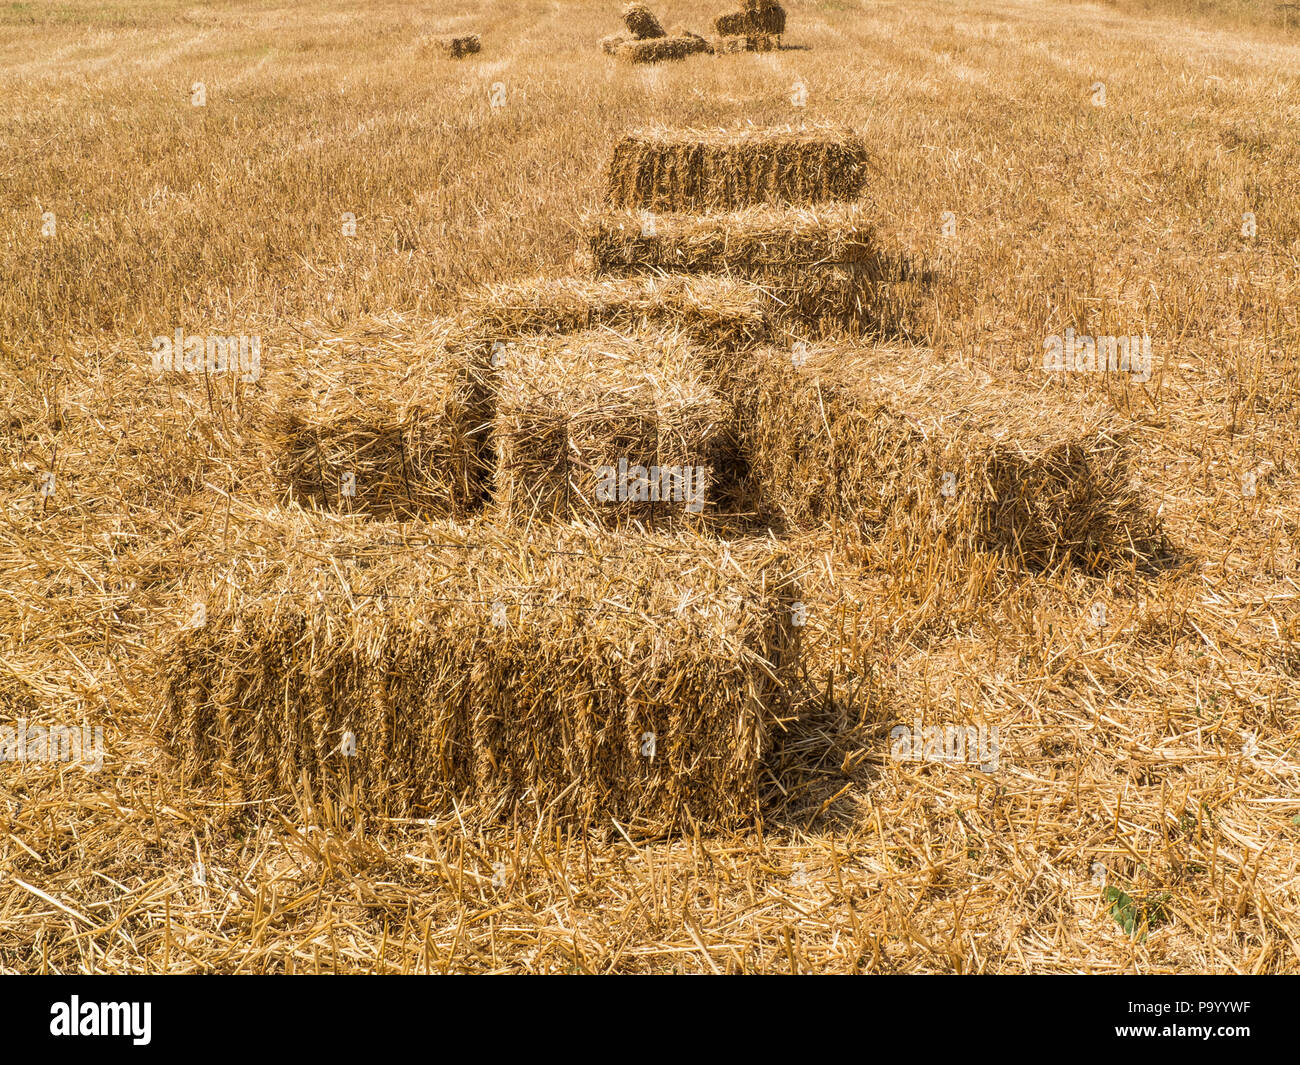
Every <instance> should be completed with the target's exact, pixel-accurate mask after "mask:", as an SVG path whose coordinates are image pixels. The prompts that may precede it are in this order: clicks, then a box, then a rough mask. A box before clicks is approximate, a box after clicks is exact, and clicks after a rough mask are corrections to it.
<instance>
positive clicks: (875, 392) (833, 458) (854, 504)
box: [720, 346, 1154, 568]
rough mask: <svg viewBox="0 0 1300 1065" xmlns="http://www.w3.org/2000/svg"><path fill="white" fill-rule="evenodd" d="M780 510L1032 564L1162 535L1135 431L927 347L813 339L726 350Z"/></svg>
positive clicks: (1133, 550) (740, 425)
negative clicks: (1140, 477) (869, 346)
mask: <svg viewBox="0 0 1300 1065" xmlns="http://www.w3.org/2000/svg"><path fill="white" fill-rule="evenodd" d="M720 373H721V377H722V380H723V389H724V391H726V392H727V393H728V394H729V395H730V396H731V397H732V401H733V403H734V404H735V424H736V426H737V432H738V433H739V435H740V447H741V451H742V453H743V454H744V456H745V458H746V459H747V460H748V463H749V469H750V472H751V475H752V476H753V477H754V479H755V481H756V491H757V494H758V497H759V498H760V499H761V500H762V505H763V506H764V508H765V510H766V511H767V513H768V515H769V516H770V517H771V518H772V519H773V520H774V521H776V522H778V523H780V524H783V525H784V526H785V527H787V528H790V529H813V528H817V527H820V526H825V525H827V524H829V525H832V526H835V525H840V526H848V527H849V528H851V529H854V530H856V531H858V532H860V533H861V534H862V535H864V536H866V537H870V538H875V539H878V540H882V541H884V542H886V543H889V544H893V545H894V546H895V547H896V549H897V550H898V551H899V552H906V551H909V550H911V549H914V548H917V547H919V546H931V545H935V544H941V545H946V546H948V547H949V548H951V549H953V550H954V551H956V552H957V553H958V554H961V553H963V552H965V551H967V550H982V551H993V552H999V553H1003V554H1006V555H1009V556H1012V557H1014V558H1016V559H1018V560H1020V561H1022V562H1023V563H1024V564H1025V565H1027V566H1030V567H1032V568H1046V567H1051V566H1054V565H1056V564H1058V563H1062V562H1066V561H1075V562H1079V563H1082V564H1083V565H1085V566H1087V567H1100V566H1102V565H1105V564H1109V563H1111V562H1114V561H1118V560H1120V559H1124V558H1132V557H1134V555H1135V554H1138V553H1141V552H1142V551H1143V549H1144V546H1145V545H1149V544H1150V543H1151V540H1152V538H1153V535H1154V529H1153V527H1152V526H1151V524H1150V521H1149V519H1148V517H1147V512H1146V510H1145V509H1144V507H1143V505H1142V502H1141V500H1140V498H1139V497H1138V494H1137V493H1136V491H1135V489H1134V487H1133V484H1132V479H1131V466H1130V462H1131V456H1130V447H1129V443H1128V436H1127V430H1126V428H1125V427H1124V426H1123V425H1122V424H1121V423H1120V422H1119V421H1118V420H1117V419H1116V417H1115V416H1114V415H1113V414H1112V413H1110V412H1109V410H1108V409H1107V408H1105V407H1104V406H1101V405H1091V404H1078V403H1072V404H1062V403H1058V402H1054V401H1053V400H1051V399H1050V398H1048V397H1047V396H1045V395H1043V394H1041V393H1037V392H1026V391H1025V390H1023V389H1020V388H1016V387H1013V386H1010V385H1008V384H1006V383H1004V382H1001V381H997V380H993V379H990V378H988V377H987V376H986V375H983V374H980V373H976V372H974V371H972V370H969V369H965V368H962V367H960V366H958V365H956V364H952V363H943V362H940V361H938V360H937V359H935V357H934V356H933V355H932V354H931V353H930V352H928V351H925V350H924V349H915V350H912V351H886V350H880V349H873V350H869V351H863V350H860V349H854V348H849V347H843V346H812V347H805V348H797V349H796V351H795V352H793V353H792V352H790V351H779V350H776V349H761V350H759V351H758V352H751V353H748V354H747V355H745V356H743V357H740V356H732V357H729V358H724V359H723V360H721V366H720Z"/></svg>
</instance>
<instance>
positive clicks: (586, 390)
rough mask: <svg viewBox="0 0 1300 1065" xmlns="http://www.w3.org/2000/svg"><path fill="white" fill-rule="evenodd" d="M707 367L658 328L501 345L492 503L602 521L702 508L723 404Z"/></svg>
mask: <svg viewBox="0 0 1300 1065" xmlns="http://www.w3.org/2000/svg"><path fill="white" fill-rule="evenodd" d="M707 377H708V368H707V366H706V365H705V364H704V362H703V360H702V359H701V358H700V357H699V355H698V354H697V352H696V350H695V349H694V348H692V347H691V346H689V345H688V344H687V343H686V342H685V341H684V340H682V339H681V338H679V337H675V336H671V335H668V334H644V335H639V336H633V337H627V338H625V337H621V336H618V335H617V334H612V333H605V332H599V333H585V334H579V335H577V336H573V337H563V338H558V339H539V340H529V341H523V342H521V343H519V344H517V345H514V346H512V347H511V348H510V349H509V352H508V354H507V356H506V357H505V359H504V360H503V362H502V364H501V366H500V367H499V368H498V369H497V371H496V384H497V394H496V422H495V438H496V449H497V470H496V497H495V501H496V506H497V508H498V509H499V512H500V513H501V514H502V515H503V516H504V517H506V518H508V519H511V520H515V521H523V520H528V521H531V520H533V519H535V518H540V519H543V520H545V519H549V518H554V517H561V518H568V517H582V518H585V519H588V520H594V521H598V522H602V523H605V524H610V525H625V524H628V523H630V522H634V521H642V522H647V523H648V522H654V523H655V524H672V523H678V522H686V521H691V520H692V519H693V518H695V517H697V516H699V515H701V514H703V513H704V512H705V510H706V508H707V509H708V511H709V513H713V511H714V509H715V508H714V505H713V504H714V481H715V479H716V475H715V469H714V468H715V465H716V463H717V461H718V458H719V455H720V449H721V445H722V440H723V434H724V432H725V431H726V426H725V414H726V407H725V405H724V404H723V402H722V400H721V398H720V397H719V396H718V395H717V393H716V392H714V390H713V388H712V387H711V386H710V384H709V381H708V379H707Z"/></svg>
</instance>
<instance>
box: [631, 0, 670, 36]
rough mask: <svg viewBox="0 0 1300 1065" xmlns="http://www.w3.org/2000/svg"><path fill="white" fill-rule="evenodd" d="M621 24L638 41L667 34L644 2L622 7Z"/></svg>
mask: <svg viewBox="0 0 1300 1065" xmlns="http://www.w3.org/2000/svg"><path fill="white" fill-rule="evenodd" d="M623 25H625V26H626V27H627V31H628V33H630V34H631V35H632V37H633V38H634V39H635V40H638V41H650V40H655V39H656V38H660V37H667V36H668V34H667V33H666V32H665V31H664V28H663V26H662V25H661V24H660V22H659V20H658V19H657V18H655V15H654V12H653V11H651V10H650V9H649V8H648V7H646V6H645V4H628V5H627V6H626V7H625V8H623Z"/></svg>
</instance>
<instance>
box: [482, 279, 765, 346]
mask: <svg viewBox="0 0 1300 1065" xmlns="http://www.w3.org/2000/svg"><path fill="white" fill-rule="evenodd" d="M461 307H462V310H463V312H464V319H465V325H464V329H465V331H466V333H467V335H470V336H472V337H473V338H474V339H475V340H476V341H477V342H478V343H479V344H480V345H484V346H486V347H488V348H490V347H491V345H492V344H493V343H494V342H497V341H502V342H504V341H508V340H514V339H516V338H517V337H520V336H526V335H528V334H554V333H577V332H582V331H584V330H588V329H595V328H598V327H609V328H613V329H617V330H619V331H620V332H623V333H628V332H636V331H638V330H641V329H644V328H646V327H649V326H672V327H674V328H677V329H680V330H681V332H682V333H683V335H685V336H686V337H688V338H690V339H692V340H695V341H699V342H707V343H710V344H712V345H715V346H717V347H721V348H726V349H733V348H740V347H745V346H747V345H751V344H755V343H758V342H760V341H761V340H763V339H764V338H766V337H767V336H768V334H769V328H768V323H767V318H766V314H765V308H766V300H765V299H764V297H763V294H762V293H761V292H759V291H758V290H757V289H755V288H754V286H752V285H749V284H746V283H745V282H743V281H736V280H732V279H729V278H722V277H711V276H707V275H706V276H700V277H691V276H684V275H680V274H676V275H669V276H665V277H627V278H621V277H620V278H603V279H600V280H592V279H589V278H558V279H552V278H530V279H527V280H524V281H516V282H512V283H509V284H501V285H487V286H484V287H482V288H479V289H475V290H473V291H471V292H469V293H468V294H466V295H465V296H463V297H462V300H461Z"/></svg>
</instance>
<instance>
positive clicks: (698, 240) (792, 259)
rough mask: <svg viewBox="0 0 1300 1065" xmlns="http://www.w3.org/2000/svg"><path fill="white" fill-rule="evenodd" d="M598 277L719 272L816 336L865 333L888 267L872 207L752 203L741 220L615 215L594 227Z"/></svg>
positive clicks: (778, 316) (591, 230)
mask: <svg viewBox="0 0 1300 1065" xmlns="http://www.w3.org/2000/svg"><path fill="white" fill-rule="evenodd" d="M589 239H590V248H591V254H592V261H593V263H594V265H595V268H596V271H597V273H600V274H608V275H615V276H626V275H630V274H638V273H644V272H655V273H663V272H680V273H700V272H707V273H715V274H723V275H727V276H732V277H739V278H743V279H745V280H747V281H751V282H753V283H754V284H755V285H757V286H758V287H759V288H761V289H762V290H763V292H764V293H765V296H766V298H767V299H768V301H769V304H770V307H771V313H772V317H773V318H774V319H775V320H777V321H780V322H783V323H787V324H789V325H790V326H791V327H794V328H797V329H798V330H799V331H802V332H807V333H810V334H812V335H825V334H834V333H837V332H850V333H856V332H860V331H861V330H862V329H863V328H864V327H866V326H868V325H870V324H871V322H872V314H871V311H872V306H873V303H872V300H873V295H872V291H871V290H872V287H873V284H874V283H875V282H877V281H879V280H880V277H881V272H882V265H881V261H880V256H879V254H878V252H877V250H876V247H875V241H874V239H873V236H872V228H871V226H870V225H869V223H868V222H867V218H866V215H865V213H864V211H863V210H862V209H861V208H859V207H856V206H854V205H851V204H826V205H823V206H821V207H818V208H805V209H779V208H771V207H750V208H746V209H745V210H742V211H736V212H733V213H731V214H717V215H693V214H681V213H673V214H661V215H655V216H654V221H653V227H648V226H647V225H646V221H645V217H644V215H643V214H642V213H640V212H635V211H606V212H603V213H600V214H598V215H597V216H596V217H595V218H594V220H592V221H591V223H590V224H589Z"/></svg>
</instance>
